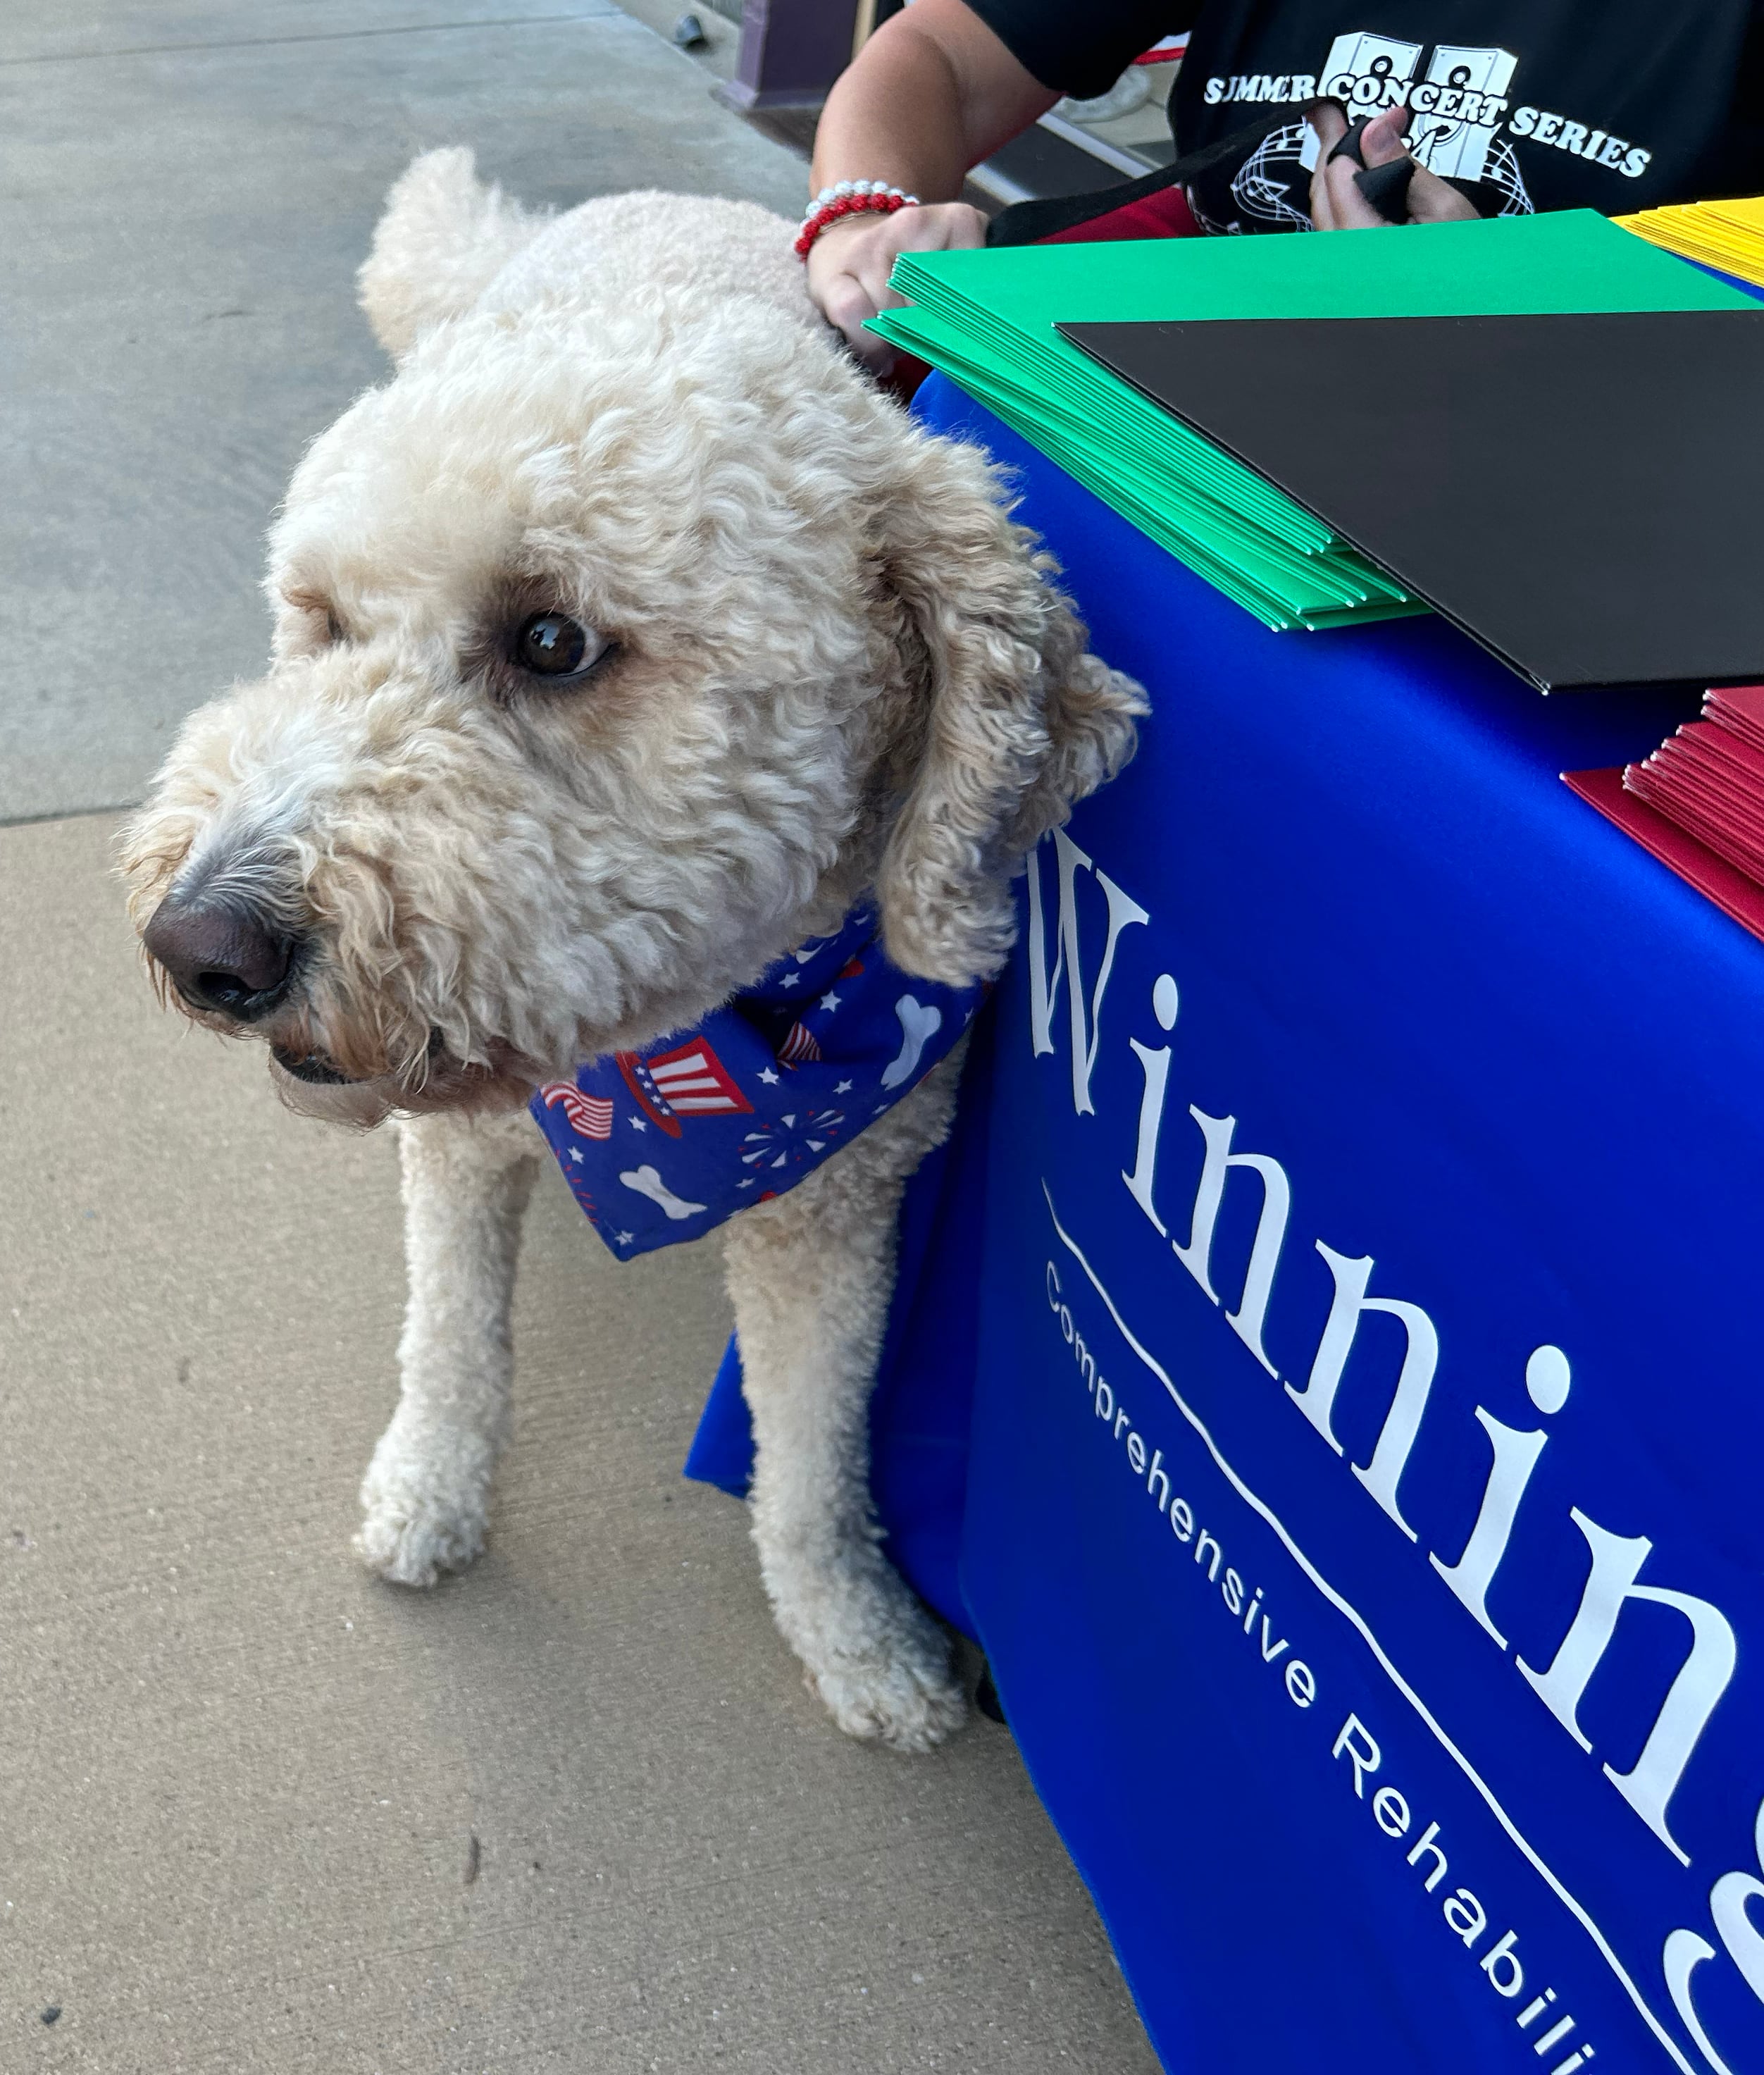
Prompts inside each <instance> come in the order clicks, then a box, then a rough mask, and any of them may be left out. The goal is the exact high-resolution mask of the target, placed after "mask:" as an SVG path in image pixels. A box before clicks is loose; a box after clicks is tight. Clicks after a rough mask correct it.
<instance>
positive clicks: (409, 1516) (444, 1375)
mask: <svg viewBox="0 0 1764 2075" xmlns="http://www.w3.org/2000/svg"><path fill="white" fill-rule="evenodd" d="M399 1139H400V1153H401V1156H402V1160H403V1165H404V1253H405V1262H406V1267H407V1269H408V1275H409V1281H410V1294H409V1298H408V1305H407V1307H406V1310H405V1313H404V1337H403V1339H402V1340H400V1344H399V1350H398V1356H399V1366H400V1380H401V1381H400V1394H399V1400H398V1410H397V1411H396V1412H395V1413H394V1414H393V1415H392V1422H391V1425H390V1426H389V1427H387V1429H386V1431H385V1432H384V1433H383V1435H381V1436H380V1439H379V1446H378V1447H377V1448H375V1451H374V1459H373V1460H372V1461H371V1463H370V1464H368V1466H367V1475H366V1477H365V1478H364V1479H363V1480H362V1510H363V1515H364V1517H363V1519H362V1526H361V1530H360V1531H359V1533H358V1535H356V1537H355V1547H356V1549H357V1551H358V1552H359V1554H360V1555H361V1556H362V1560H363V1561H364V1562H365V1563H367V1564H368V1566H369V1567H370V1568H371V1569H373V1570H375V1571H378V1572H379V1574H380V1576H382V1577H384V1578H390V1579H391V1580H393V1581H394V1582H395V1583H396V1584H400V1585H432V1584H434V1582H435V1579H436V1576H437V1573H438V1572H441V1571H458V1570H462V1569H463V1568H464V1567H465V1566H466V1564H468V1563H470V1562H471V1560H472V1559H473V1558H474V1556H475V1555H477V1554H478V1551H479V1550H480V1549H481V1548H482V1547H483V1543H484V1527H485V1523H486V1521H487V1518H488V1514H489V1508H490V1487H491V1478H492V1477H493V1476H494V1475H495V1468H496V1458H497V1457H498V1456H499V1455H500V1454H501V1452H502V1447H503V1442H504V1440H505V1439H507V1433H508V1393H509V1381H510V1376H511V1371H512V1369H513V1348H512V1343H511V1336H510V1332H509V1309H510V1305H511V1300H512V1298H513V1295H514V1287H515V1263H516V1257H517V1256H518V1254H519V1253H520V1220H521V1213H522V1212H523V1211H524V1210H525V1209H526V1207H527V1198H528V1195H529V1193H530V1192H531V1191H532V1183H533V1176H534V1174H535V1172H536V1169H537V1166H538V1142H537V1140H536V1137H535V1134H534V1132H533V1127H532V1119H531V1118H530V1117H528V1116H527V1114H526V1112H524V1111H523V1112H520V1114H519V1115H518V1116H502V1117H489V1118H471V1117H460V1116H425V1117H419V1118H416V1119H415V1120H410V1121H407V1122H404V1123H401V1124H400V1126H399Z"/></svg>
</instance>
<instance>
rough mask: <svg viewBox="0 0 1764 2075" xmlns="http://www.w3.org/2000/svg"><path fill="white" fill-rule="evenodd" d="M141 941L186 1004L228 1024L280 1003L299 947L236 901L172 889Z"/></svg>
mask: <svg viewBox="0 0 1764 2075" xmlns="http://www.w3.org/2000/svg"><path fill="white" fill-rule="evenodd" d="M142 941H143V943H144V944H145V945H146V946H147V953H148V955H149V956H150V957H151V958H152V959H154V960H155V962H156V963H158V964H159V965H160V966H161V967H164V970H165V971H166V973H167V974H168V975H169V977H170V979H171V981H172V985H173V986H174V987H175V988H176V989H177V991H178V992H179V993H180V995H182V996H183V997H184V1000H185V1001H186V1002H187V1003H188V1004H189V1006H190V1007H191V1008H192V1009H199V1010H201V1011H202V1012H204V1013H206V1014H208V1015H210V1016H222V1017H226V1019H227V1021H230V1022H233V1023H255V1022H256V1021H258V1020H259V1017H264V1016H267V1015H268V1014H269V1013H270V1012H271V1009H275V1007H276V1006H277V1005H278V1004H280V1001H281V1000H282V999H283V997H284V996H285V995H286V993H287V992H288V981H289V979H290V977H291V976H292V973H293V971H294V962H295V954H296V951H298V949H299V946H298V944H297V943H296V942H295V940H294V939H293V938H291V937H288V936H285V935H284V934H281V933H280V931H279V930H275V929H274V928H273V927H272V926H271V925H270V924H269V923H268V922H267V921H266V920H265V919H264V918H263V917H262V916H261V915H259V914H257V913H255V912H254V911H253V910H252V909H251V907H249V906H248V905H246V904H244V903H242V902H239V901H202V900H200V899H198V900H194V901H191V900H185V899H183V898H180V896H179V895H178V894H176V893H171V894H168V896H167V897H166V898H165V899H164V901H161V902H160V904H159V909H158V911H157V912H156V913H155V915H154V917H153V919H152V921H151V922H149V923H148V924H147V929H146V930H145V931H144V932H143V938H142Z"/></svg>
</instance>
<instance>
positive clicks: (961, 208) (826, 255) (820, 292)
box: [809, 201, 986, 375]
mask: <svg viewBox="0 0 1764 2075" xmlns="http://www.w3.org/2000/svg"><path fill="white" fill-rule="evenodd" d="M985 242H986V218H985V217H983V216H982V215H981V213H980V212H979V210H978V209H970V208H969V206H968V205H967V203H966V202H964V201H939V202H915V203H914V204H913V206H912V207H911V208H909V209H896V210H895V211H894V212H893V213H892V215H887V216H884V215H883V214H882V213H880V211H878V210H868V211H866V212H864V213H863V214H861V215H857V216H847V217H842V218H841V219H840V221H839V222H837V223H832V224H829V225H828V226H827V228H826V230H823V231H822V234H821V235H820V236H819V237H818V238H816V240H815V241H814V244H813V245H811V246H810V247H809V293H810V296H812V297H813V298H814V304H815V307H816V308H817V309H818V310H819V311H820V313H821V314H822V317H825V318H826V321H827V322H828V323H829V324H830V325H833V326H834V327H835V329H838V330H839V331H842V332H843V333H845V336H846V338H847V340H848V341H849V342H851V350H852V351H853V352H854V353H855V354H856V355H857V357H858V358H859V360H861V361H862V362H863V363H864V365H865V366H866V367H871V368H873V369H874V370H875V371H876V373H877V374H878V375H886V374H888V372H889V371H890V370H891V369H892V367H893V365H894V362H895V360H896V358H897V356H896V353H895V350H894V349H893V347H892V346H890V345H889V344H888V341H887V340H886V339H883V338H877V337H876V333H874V332H873V331H866V330H865V329H863V321H864V319H865V318H866V317H874V316H875V315H876V312H877V311H878V310H886V309H894V308H896V307H897V306H898V305H899V304H900V302H901V297H900V296H896V295H895V294H894V293H892V291H891V290H890V289H889V287H888V275H889V274H890V273H891V272H892V270H893V267H894V259H895V255H896V253H900V252H948V251H962V250H963V249H965V248H967V247H969V246H976V245H983V244H984V243H985Z"/></svg>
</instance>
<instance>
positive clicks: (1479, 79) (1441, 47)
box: [1409, 43, 1519, 180]
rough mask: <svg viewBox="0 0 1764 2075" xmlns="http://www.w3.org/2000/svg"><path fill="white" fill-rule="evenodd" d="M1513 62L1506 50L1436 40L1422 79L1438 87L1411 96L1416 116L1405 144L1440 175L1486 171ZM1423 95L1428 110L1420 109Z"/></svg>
mask: <svg viewBox="0 0 1764 2075" xmlns="http://www.w3.org/2000/svg"><path fill="white" fill-rule="evenodd" d="M1518 62H1519V60H1518V59H1517V58H1516V57H1515V56H1513V53H1512V52H1511V51H1501V50H1480V51H1479V50H1467V49H1464V48H1460V46H1459V45H1457V44H1456V43H1437V44H1435V47H1434V52H1433V58H1432V60H1431V63H1430V64H1429V65H1428V67H1427V85H1430V86H1434V87H1437V88H1438V89H1439V93H1437V94H1436V95H1431V96H1417V95H1411V96H1410V106H1412V107H1413V108H1414V110H1415V118H1414V124H1413V126H1412V128H1411V130H1410V142H1409V148H1410V151H1411V152H1413V154H1414V157H1415V159H1416V160H1417V162H1418V164H1421V165H1423V166H1425V167H1426V168H1427V170H1428V171H1429V172H1434V173H1437V174H1438V175H1439V177H1440V178H1441V179H1442V180H1484V179H1486V178H1487V177H1488V166H1489V147H1491V146H1492V145H1493V143H1494V135H1495V126H1496V125H1497V123H1498V122H1500V120H1501V117H1502V116H1503V115H1505V113H1506V109H1507V102H1506V93H1507V89H1508V88H1509V86H1510V85H1512V84H1513V72H1514V70H1515V68H1517V67H1518ZM1423 98H1425V99H1431V100H1432V101H1433V102H1434V108H1433V110H1432V112H1431V113H1423V112H1422V110H1421V109H1420V106H1419V102H1420V101H1421V100H1422V99H1423ZM1491 104H1493V105H1492V106H1491ZM1472 113H1473V114H1475V116H1476V120H1475V121H1472V120H1471V119H1470V114H1472Z"/></svg>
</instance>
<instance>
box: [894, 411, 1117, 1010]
mask: <svg viewBox="0 0 1764 2075" xmlns="http://www.w3.org/2000/svg"><path fill="white" fill-rule="evenodd" d="M902 461H903V467H902V472H901V480H900V481H899V482H898V483H896V486H895V488H894V495H892V498H891V499H890V501H889V508H888V512H886V514H885V515H884V539H885V541H886V545H885V548H884V555H885V561H886V571H885V580H886V581H887V582H888V585H889V586H890V588H891V589H892V591H893V593H894V594H895V595H896V597H897V598H898V599H899V600H900V603H901V605H902V606H903V607H905V612H906V615H907V617H908V620H909V627H910V631H909V640H908V644H907V645H908V646H909V648H917V650H918V651H919V652H920V653H919V656H918V657H917V658H916V659H914V660H915V661H917V665H918V674H919V675H920V676H921V678H922V684H921V686H920V687H919V688H918V690H917V697H916V710H914V712H913V718H912V720H911V723H909V727H908V728H907V729H906V730H905V742H904V743H903V744H902V745H901V746H902V747H903V748H905V751H906V753H907V758H908V762H907V768H906V769H905V773H904V774H903V775H904V777H905V798H904V801H903V803H902V805H901V808H900V810H899V812H898V814H897V815H896V819H895V822H894V825H893V827H892V831H891V833H890V835H889V837H888V843H887V846H886V848H885V850H884V854H883V858H882V863H881V866H880V870H879V871H878V872H877V875H876V897H877V901H878V905H879V906H880V912H881V919H882V928H883V940H884V944H885V946H886V947H887V950H888V956H889V957H890V958H891V959H893V960H894V962H895V963H896V964H897V965H899V966H900V967H901V968H902V969H903V971H907V972H909V973H916V974H918V975H921V976H922V977H923V978H925V979H927V980H941V981H943V982H945V983H946V984H949V985H951V986H960V985H963V984H967V982H969V981H971V980H975V979H978V978H989V977H991V975H992V974H994V973H996V971H997V970H998V968H999V967H1000V965H1001V964H1002V963H1004V957H1005V955H1006V953H1007V952H1008V951H1009V950H1010V947H1011V942H1012V937H1013V935H1014V934H1015V907H1014V904H1013V901H1012V896H1011V890H1010V884H1009V882H1010V880H1011V878H1012V875H1013V874H1014V873H1015V872H1016V870H1017V866H1018V865H1019V864H1020V863H1021V859H1022V857H1023V855H1024V854H1025V851H1027V850H1028V849H1029V847H1030V846H1031V845H1032V844H1033V843H1035V842H1036V841H1037V839H1038V838H1040V837H1041V836H1042V835H1046V832H1047V830H1049V829H1050V828H1053V827H1054V826H1057V825H1058V823H1059V822H1063V821H1064V820H1065V818H1066V814H1067V811H1068V810H1070V807H1071V806H1072V804H1073V802H1074V801H1077V800H1080V799H1082V798H1083V797H1084V795H1085V794H1086V793H1090V792H1093V791H1094V790H1095V788H1096V787H1097V786H1099V785H1101V784H1102V783H1103V781H1104V780H1105V779H1107V778H1111V777H1113V776H1114V774H1115V773H1116V771H1118V770H1119V769H1120V767H1121V766H1122V764H1124V763H1125V762H1126V761H1127V760H1128V757H1129V756H1132V754H1133V742H1134V730H1133V715H1135V714H1139V713H1143V712H1144V711H1145V695H1144V694H1143V693H1142V692H1141V690H1140V687H1139V686H1138V685H1137V684H1135V683H1134V681H1133V679H1132V678H1130V677H1123V676H1122V675H1121V673H1120V672H1119V671H1116V670H1111V669H1109V668H1108V665H1106V664H1104V663H1103V662H1101V661H1099V660H1098V659H1097V658H1096V657H1095V656H1092V655H1091V654H1090V653H1089V652H1087V646H1086V635H1085V631H1084V628H1083V626H1082V624H1081V623H1079V619H1078V618H1077V617H1076V615H1075V614H1074V612H1073V611H1072V608H1071V606H1070V603H1068V602H1067V600H1066V598H1065V597H1064V596H1063V595H1062V594H1061V593H1060V592H1059V591H1058V590H1056V589H1055V588H1054V585H1053V583H1052V582H1051V581H1050V579H1051V578H1052V576H1053V574H1054V568H1055V565H1054V561H1053V560H1052V558H1051V557H1050V556H1048V555H1046V554H1045V553H1038V552H1037V549H1036V546H1035V541H1034V536H1033V535H1032V534H1030V533H1029V532H1028V531H1027V530H1026V529H1025V528H1022V527H1021V526H1016V525H1013V524H1012V523H1011V520H1010V518H1009V516H1008V511H1007V509H1006V507H1005V503H1004V491H1002V489H1001V487H1000V483H999V482H998V480H997V478H996V474H995V473H994V471H993V470H992V468H991V466H989V465H988V462H987V461H986V459H985V458H984V457H983V455H982V454H979V452H978V451H977V450H976V449H974V448H971V447H965V446H960V445H956V444H955V443H954V442H953V441H946V440H942V439H934V438H930V437H925V436H923V435H918V436H916V437H914V439H913V441H912V443H911V445H910V446H909V448H908V449H907V451H906V452H905V454H904V455H903V457H902Z"/></svg>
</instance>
